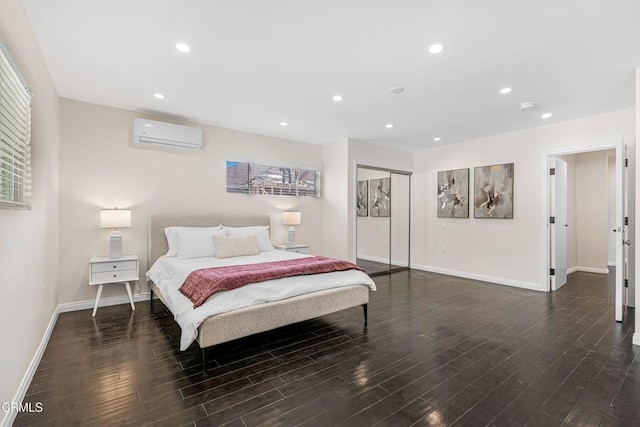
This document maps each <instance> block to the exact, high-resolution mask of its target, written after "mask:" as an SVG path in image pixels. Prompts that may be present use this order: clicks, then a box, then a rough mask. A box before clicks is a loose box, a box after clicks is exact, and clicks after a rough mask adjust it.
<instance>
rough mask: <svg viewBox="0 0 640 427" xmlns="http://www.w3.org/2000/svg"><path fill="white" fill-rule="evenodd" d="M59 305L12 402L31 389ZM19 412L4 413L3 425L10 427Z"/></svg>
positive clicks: (54, 322) (22, 396) (17, 400)
mask: <svg viewBox="0 0 640 427" xmlns="http://www.w3.org/2000/svg"><path fill="white" fill-rule="evenodd" d="M59 313H60V312H59V310H58V307H56V309H55V310H54V311H53V314H52V315H51V320H49V324H48V325H47V329H45V331H44V335H43V336H42V339H41V340H40V345H39V346H38V349H37V350H36V354H34V356H33V358H32V359H31V362H30V363H29V366H28V367H27V372H25V373H24V375H23V377H22V380H21V381H20V385H19V386H18V391H16V394H15V395H14V396H13V400H12V401H11V402H22V400H23V399H24V397H25V396H26V394H27V390H29V386H30V385H31V380H32V379H33V376H34V375H35V373H36V370H37V369H38V365H40V360H42V355H43V354H44V351H45V350H46V348H47V344H49V338H51V333H52V332H53V328H54V326H55V325H56V322H57V320H58V314H59ZM17 416H18V413H17V412H16V411H9V412H7V413H6V414H5V415H4V418H3V419H2V424H1V425H2V427H10V426H11V425H12V424H13V422H14V421H15V419H16V417H17Z"/></svg>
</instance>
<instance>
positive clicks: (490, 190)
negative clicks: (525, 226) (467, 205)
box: [473, 163, 513, 219]
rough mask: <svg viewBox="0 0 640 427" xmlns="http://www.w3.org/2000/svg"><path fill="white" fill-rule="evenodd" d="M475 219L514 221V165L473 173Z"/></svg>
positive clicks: (495, 166)
mask: <svg viewBox="0 0 640 427" xmlns="http://www.w3.org/2000/svg"><path fill="white" fill-rule="evenodd" d="M473 188H474V190H473V217H474V218H494V219H513V163H507V164H503V165H491V166H481V167H477V168H475V169H474V171H473Z"/></svg>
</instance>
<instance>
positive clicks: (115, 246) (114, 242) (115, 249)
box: [109, 231, 122, 258]
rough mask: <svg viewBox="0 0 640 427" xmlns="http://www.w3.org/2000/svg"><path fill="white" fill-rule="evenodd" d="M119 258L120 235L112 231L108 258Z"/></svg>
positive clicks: (120, 248) (120, 250)
mask: <svg viewBox="0 0 640 427" xmlns="http://www.w3.org/2000/svg"><path fill="white" fill-rule="evenodd" d="M121 256H122V234H120V232H119V231H114V232H113V233H111V237H110V238H109V258H120V257H121Z"/></svg>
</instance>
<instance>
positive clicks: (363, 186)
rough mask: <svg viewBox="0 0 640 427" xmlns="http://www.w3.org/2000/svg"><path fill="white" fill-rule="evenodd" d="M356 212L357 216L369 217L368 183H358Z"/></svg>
mask: <svg viewBox="0 0 640 427" xmlns="http://www.w3.org/2000/svg"><path fill="white" fill-rule="evenodd" d="M356 212H358V216H369V181H366V180H365V181H358V198H357V200H356Z"/></svg>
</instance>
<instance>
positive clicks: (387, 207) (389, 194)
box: [355, 165, 411, 276]
mask: <svg viewBox="0 0 640 427" xmlns="http://www.w3.org/2000/svg"><path fill="white" fill-rule="evenodd" d="M355 184H356V186H355V188H356V191H355V202H356V264H357V265H358V266H360V267H361V268H362V269H364V270H365V272H366V273H367V274H369V275H372V276H375V275H380V274H387V273H391V272H395V271H400V270H406V269H408V268H409V265H410V255H411V250H410V222H411V214H410V212H411V209H410V207H411V172H405V171H398V170H393V169H385V168H380V167H373V166H366V165H357V166H356V183H355Z"/></svg>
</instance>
